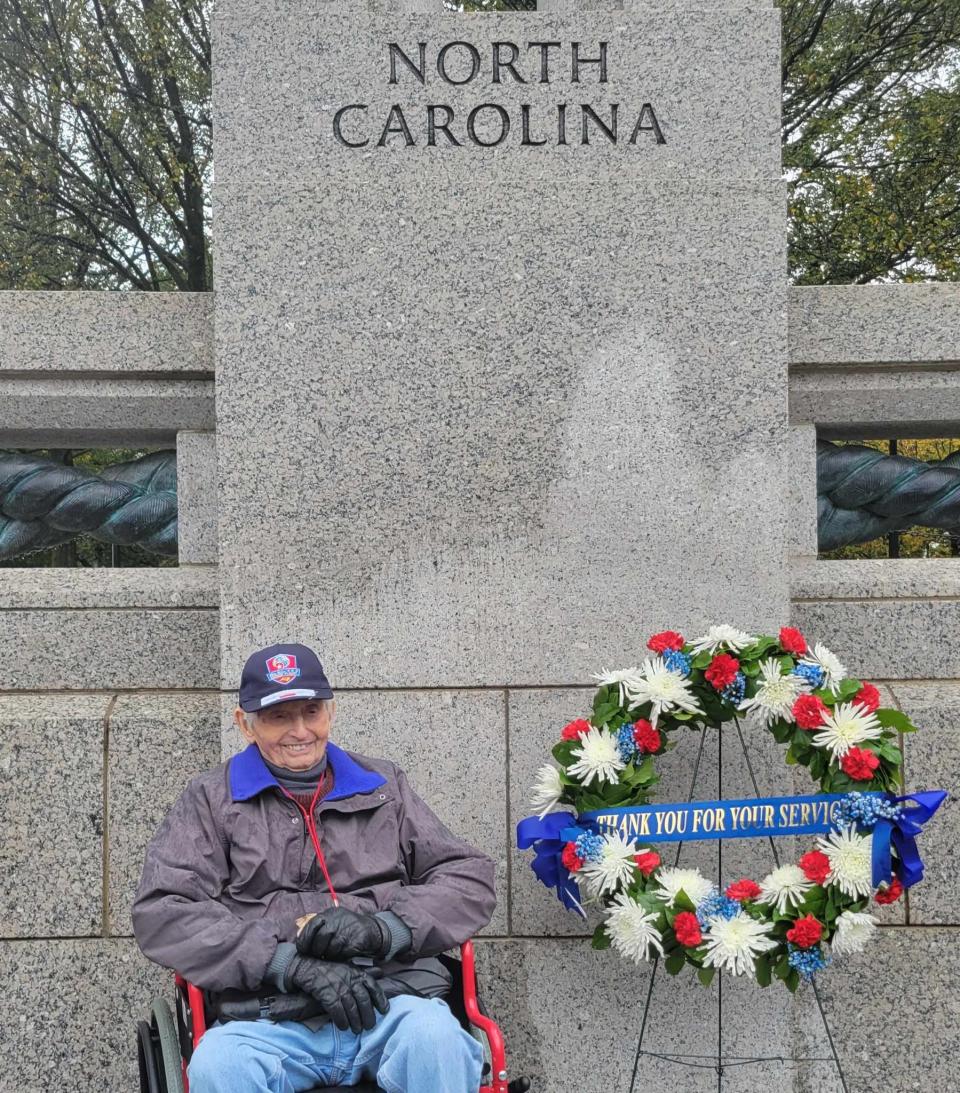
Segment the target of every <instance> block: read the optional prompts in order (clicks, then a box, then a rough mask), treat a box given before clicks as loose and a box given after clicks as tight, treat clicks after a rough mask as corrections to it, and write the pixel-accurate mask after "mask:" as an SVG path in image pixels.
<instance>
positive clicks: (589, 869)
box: [577, 831, 637, 897]
mask: <svg viewBox="0 0 960 1093" xmlns="http://www.w3.org/2000/svg"><path fill="white" fill-rule="evenodd" d="M636 852H637V846H636V843H635V842H634V841H633V840H632V839H625V838H624V837H623V836H622V835H621V834H620V833H619V832H618V831H611V832H607V833H606V834H605V835H604V836H603V850H602V851H601V852H600V860H599V861H587V862H584V864H583V867H582V868H581V869H580V870H579V871H578V873H577V879H578V880H582V881H584V882H585V883H586V887H587V891H588V893H589V894H590V895H591V896H594V897H596V896H602V895H603V894H604V893H606V892H613V891H615V890H616V889H617V888H618V887H619V886H620V884H621V882H624V883H626V882H628V881H630V880H632V879H633V875H634V871H635V870H636V862H634V860H633V857H634V855H635V854H636Z"/></svg>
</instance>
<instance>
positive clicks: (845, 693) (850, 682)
mask: <svg viewBox="0 0 960 1093" xmlns="http://www.w3.org/2000/svg"><path fill="white" fill-rule="evenodd" d="M862 686H863V684H862V683H861V682H860V680H859V679H845V680H844V681H843V682H842V683H840V684H838V686H837V701H838V702H849V701H850V699H851V698H853V696H854V695H855V694H856V693H857V691H859V690H860V688H861V687H862Z"/></svg>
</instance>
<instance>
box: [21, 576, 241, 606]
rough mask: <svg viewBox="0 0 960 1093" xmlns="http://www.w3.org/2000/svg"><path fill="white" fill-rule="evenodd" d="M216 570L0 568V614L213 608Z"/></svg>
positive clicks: (216, 600) (216, 591) (216, 599)
mask: <svg viewBox="0 0 960 1093" xmlns="http://www.w3.org/2000/svg"><path fill="white" fill-rule="evenodd" d="M219 604H220V592H219V586H218V584H217V567H216V566H176V567H173V566H171V567H170V568H166V569H151V568H143V569H141V568H135V567H133V568H130V569H59V568H53V569H28V568H24V569H0V612H3V611H21V610H34V611H36V610H75V609H78V608H83V609H87V610H96V611H107V610H111V609H116V608H140V609H143V610H147V609H152V608H197V607H206V608H214V609H215V608H217V607H219Z"/></svg>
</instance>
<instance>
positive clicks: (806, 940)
mask: <svg viewBox="0 0 960 1093" xmlns="http://www.w3.org/2000/svg"><path fill="white" fill-rule="evenodd" d="M821 937H823V924H822V923H820V922H817V920H816V919H815V918H814V917H813V915H804V916H803V918H798V919H797V921H796V922H795V923H794V924H793V929H791V930H787V941H792V942H793V943H794V945H799V946H800V948H801V949H811V948H813V946H814V945H817V944H819V942H820V938H821Z"/></svg>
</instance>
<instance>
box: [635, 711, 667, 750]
mask: <svg viewBox="0 0 960 1093" xmlns="http://www.w3.org/2000/svg"><path fill="white" fill-rule="evenodd" d="M633 742H634V744H636V745H637V748H638V749H639V750H640V751H642V752H645V753H647V754H650V753H652V752H655V751H659V750H660V744H661V740H660V733H659V731H658V730H657V729H655V728H654V727H653V726H652V725H651V724H650V722H649V721H645V720H644V719H643V718H642V717H641V718H640V720H639V721H637V722H636V723H635V724H634V726H633Z"/></svg>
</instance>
